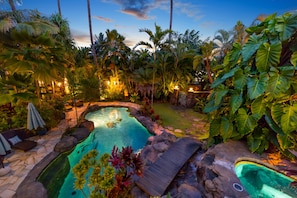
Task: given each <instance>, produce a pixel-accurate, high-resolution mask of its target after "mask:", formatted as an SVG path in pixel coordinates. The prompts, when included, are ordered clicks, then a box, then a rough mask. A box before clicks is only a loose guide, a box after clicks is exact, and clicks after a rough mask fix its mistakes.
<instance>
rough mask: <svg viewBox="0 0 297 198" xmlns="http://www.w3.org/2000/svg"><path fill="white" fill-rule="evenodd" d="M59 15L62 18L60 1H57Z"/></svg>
mask: <svg viewBox="0 0 297 198" xmlns="http://www.w3.org/2000/svg"><path fill="white" fill-rule="evenodd" d="M57 3H58V11H59V15H60V16H62V11H61V4H60V0H57Z"/></svg>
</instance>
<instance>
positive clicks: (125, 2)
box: [102, 0, 204, 20]
mask: <svg viewBox="0 0 297 198" xmlns="http://www.w3.org/2000/svg"><path fill="white" fill-rule="evenodd" d="M102 1H103V2H105V3H110V2H112V3H115V4H117V5H119V6H120V7H121V12H122V13H124V14H129V15H132V16H134V17H136V18H138V19H141V20H148V19H153V18H155V17H154V16H150V15H149V14H150V12H151V10H153V9H161V10H166V11H168V12H169V10H170V1H169V0H111V1H108V0H102ZM183 1H184V0H179V1H174V2H173V8H174V11H173V12H174V13H175V12H176V13H182V14H185V15H187V16H188V17H190V18H193V19H194V20H199V19H201V18H203V17H204V16H203V15H202V14H201V13H200V10H201V9H199V7H198V6H197V5H195V4H193V3H189V2H187V1H185V2H183Z"/></svg>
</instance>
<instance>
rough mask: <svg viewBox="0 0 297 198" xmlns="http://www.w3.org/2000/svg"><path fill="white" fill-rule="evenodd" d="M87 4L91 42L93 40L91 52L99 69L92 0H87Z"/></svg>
mask: <svg viewBox="0 0 297 198" xmlns="http://www.w3.org/2000/svg"><path fill="white" fill-rule="evenodd" d="M87 4H88V21H89V31H90V40H91V50H92V53H93V58H94V64H95V65H96V67H97V69H98V61H97V55H96V50H95V46H94V40H93V29H92V17H91V5H90V0H87Z"/></svg>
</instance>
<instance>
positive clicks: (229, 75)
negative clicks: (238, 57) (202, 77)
mask: <svg viewBox="0 0 297 198" xmlns="http://www.w3.org/2000/svg"><path fill="white" fill-rule="evenodd" d="M238 69H239V67H238V66H237V67H234V68H232V69H231V70H230V71H229V72H227V73H225V74H224V75H223V76H222V77H218V78H217V79H216V80H215V81H214V82H213V83H212V85H211V88H215V87H217V86H218V85H220V84H222V83H223V82H225V80H226V79H228V78H230V77H232V76H234V74H235V72H236V71H237V70H238Z"/></svg>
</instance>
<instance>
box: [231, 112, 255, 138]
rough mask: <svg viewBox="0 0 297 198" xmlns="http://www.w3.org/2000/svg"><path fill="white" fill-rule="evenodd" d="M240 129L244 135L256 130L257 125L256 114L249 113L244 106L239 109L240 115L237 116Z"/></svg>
mask: <svg viewBox="0 0 297 198" xmlns="http://www.w3.org/2000/svg"><path fill="white" fill-rule="evenodd" d="M236 123H237V126H238V131H239V132H240V133H241V134H242V135H246V134H248V133H250V132H252V131H253V130H254V128H255V127H256V126H257V119H256V117H255V116H254V115H248V114H247V112H246V110H245V109H244V108H240V109H239V110H238V116H237V118H236Z"/></svg>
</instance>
